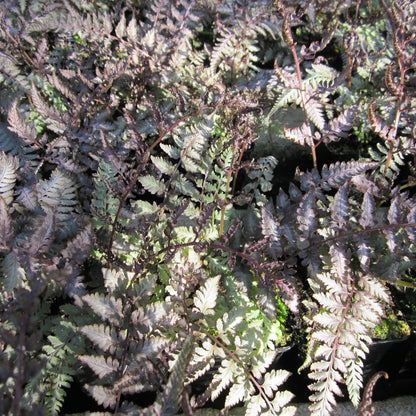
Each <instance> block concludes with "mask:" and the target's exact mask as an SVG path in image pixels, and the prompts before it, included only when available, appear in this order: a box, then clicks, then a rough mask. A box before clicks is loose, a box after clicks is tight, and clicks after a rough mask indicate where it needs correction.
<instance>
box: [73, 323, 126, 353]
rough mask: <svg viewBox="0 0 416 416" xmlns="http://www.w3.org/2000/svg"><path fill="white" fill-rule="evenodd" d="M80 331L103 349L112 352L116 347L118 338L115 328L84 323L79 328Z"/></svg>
mask: <svg viewBox="0 0 416 416" xmlns="http://www.w3.org/2000/svg"><path fill="white" fill-rule="evenodd" d="M81 332H82V333H83V334H84V335H86V336H87V337H88V338H89V339H90V340H91V341H92V342H93V343H94V344H95V345H97V346H98V347H99V348H101V349H102V350H104V351H109V352H110V353H113V352H114V351H115V349H116V348H117V347H118V339H117V334H116V332H115V330H114V329H110V328H109V327H107V326H104V325H86V326H84V327H82V328H81Z"/></svg>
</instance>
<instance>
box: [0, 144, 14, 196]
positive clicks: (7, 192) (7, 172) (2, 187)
mask: <svg viewBox="0 0 416 416" xmlns="http://www.w3.org/2000/svg"><path fill="white" fill-rule="evenodd" d="M18 166H19V161H18V158H17V157H15V156H10V155H6V154H5V153H4V152H0V198H2V199H3V201H4V202H5V203H6V204H11V203H12V201H13V193H14V185H15V183H16V171H17V168H18Z"/></svg>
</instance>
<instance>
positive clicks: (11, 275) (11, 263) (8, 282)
mask: <svg viewBox="0 0 416 416" xmlns="http://www.w3.org/2000/svg"><path fill="white" fill-rule="evenodd" d="M2 272H3V274H4V281H3V284H4V288H5V289H6V292H7V293H13V290H14V289H15V288H18V287H21V286H23V284H24V282H25V279H26V274H25V271H24V269H23V268H22V266H21V265H20V263H19V260H18V258H17V256H16V254H15V253H14V252H13V251H10V252H9V253H7V254H6V255H5V256H4V259H3V263H2Z"/></svg>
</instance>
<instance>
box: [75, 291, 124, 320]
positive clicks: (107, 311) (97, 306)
mask: <svg viewBox="0 0 416 416" xmlns="http://www.w3.org/2000/svg"><path fill="white" fill-rule="evenodd" d="M82 300H83V301H84V302H85V303H87V304H88V306H89V307H90V308H91V309H92V310H93V311H94V312H95V313H96V314H97V315H98V316H99V317H100V318H101V319H103V320H108V321H109V322H110V323H112V324H113V325H117V324H118V323H119V322H120V321H121V319H122V317H123V312H122V307H123V305H122V303H121V300H120V299H115V298H114V297H112V296H111V297H109V296H103V295H101V294H99V293H95V294H91V295H86V296H84V297H83V298H82Z"/></svg>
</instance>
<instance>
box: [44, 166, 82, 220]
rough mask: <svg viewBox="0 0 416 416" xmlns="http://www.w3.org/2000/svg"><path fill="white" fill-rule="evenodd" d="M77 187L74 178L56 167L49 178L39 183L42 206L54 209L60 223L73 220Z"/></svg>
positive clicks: (46, 209) (46, 208) (45, 209)
mask: <svg viewBox="0 0 416 416" xmlns="http://www.w3.org/2000/svg"><path fill="white" fill-rule="evenodd" d="M75 196H76V187H75V184H74V182H73V180H72V179H71V178H70V177H69V176H68V175H67V174H66V173H64V172H63V171H61V170H58V169H55V170H54V171H53V172H52V174H51V176H50V178H49V179H48V180H43V181H40V182H39V183H38V185H37V197H38V201H39V204H40V206H41V207H42V209H43V210H44V211H45V212H46V211H48V210H53V212H54V213H55V215H56V221H57V222H58V224H60V225H65V224H68V222H69V221H71V220H72V217H73V211H74V209H75V205H76V204H77V202H76V199H75Z"/></svg>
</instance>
